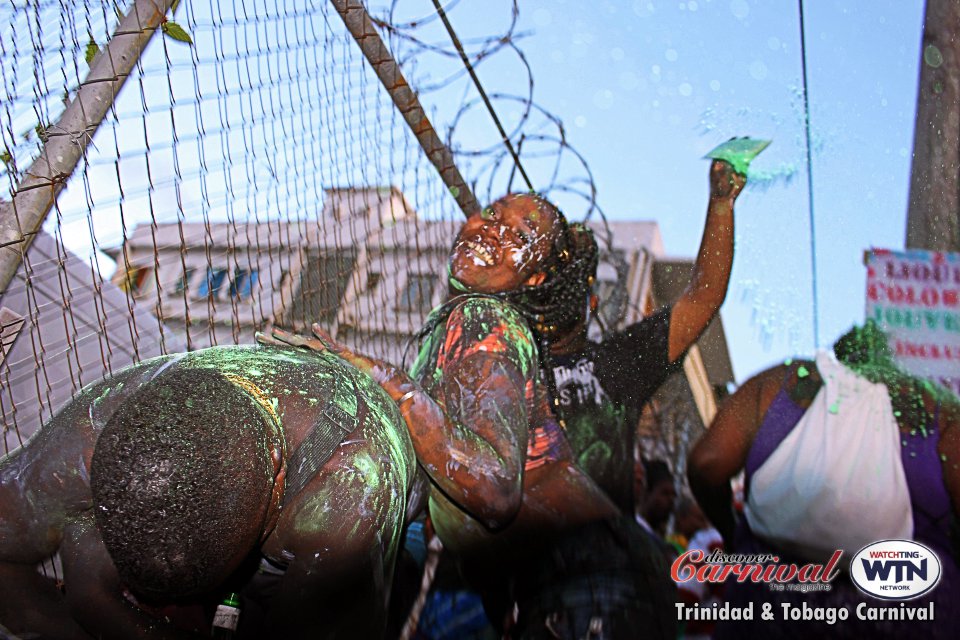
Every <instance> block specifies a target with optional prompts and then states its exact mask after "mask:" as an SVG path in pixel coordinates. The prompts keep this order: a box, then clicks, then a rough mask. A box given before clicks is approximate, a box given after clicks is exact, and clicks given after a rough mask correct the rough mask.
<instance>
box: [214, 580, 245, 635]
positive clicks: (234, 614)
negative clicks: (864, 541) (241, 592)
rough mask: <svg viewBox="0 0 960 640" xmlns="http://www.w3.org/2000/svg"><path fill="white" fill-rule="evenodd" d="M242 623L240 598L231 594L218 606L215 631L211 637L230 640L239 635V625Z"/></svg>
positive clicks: (215, 614)
mask: <svg viewBox="0 0 960 640" xmlns="http://www.w3.org/2000/svg"><path fill="white" fill-rule="evenodd" d="M239 621H240V597H239V596H238V595H237V594H236V593H232V592H231V593H230V594H229V595H228V596H227V597H226V598H224V599H223V602H221V603H220V604H219V605H217V611H216V613H214V614H213V630H212V631H211V633H210V635H211V636H213V637H214V638H221V639H222V640H229V639H230V638H233V637H234V636H235V635H236V633H237V623H238V622H239Z"/></svg>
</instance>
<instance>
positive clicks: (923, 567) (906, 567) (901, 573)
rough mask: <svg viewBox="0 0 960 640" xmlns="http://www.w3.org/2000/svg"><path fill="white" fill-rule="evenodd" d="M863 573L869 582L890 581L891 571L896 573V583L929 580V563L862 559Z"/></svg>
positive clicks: (923, 561) (922, 561) (924, 561)
mask: <svg viewBox="0 0 960 640" xmlns="http://www.w3.org/2000/svg"><path fill="white" fill-rule="evenodd" d="M860 562H861V563H863V571H864V573H866V574H867V580H870V581H871V582H872V581H874V580H889V579H890V571H891V570H893V571H894V575H895V576H896V577H895V579H894V582H903V581H904V580H913V579H915V578H916V579H920V580H926V579H927V561H926V560H921V561H920V564H919V565H918V564H917V563H915V562H911V561H910V560H874V561H872V562H871V561H869V560H866V559H863V558H861V559H860Z"/></svg>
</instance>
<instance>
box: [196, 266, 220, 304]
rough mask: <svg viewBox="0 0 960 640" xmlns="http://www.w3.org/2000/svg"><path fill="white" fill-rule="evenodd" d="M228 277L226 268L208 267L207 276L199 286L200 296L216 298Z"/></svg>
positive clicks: (198, 294)
mask: <svg viewBox="0 0 960 640" xmlns="http://www.w3.org/2000/svg"><path fill="white" fill-rule="evenodd" d="M226 279H227V270H226V269H214V268H213V267H210V268H208V269H207V277H206V278H204V279H203V281H202V282H201V283H200V286H199V287H197V297H198V298H216V297H217V294H218V293H220V288H221V287H223V281H224V280H226Z"/></svg>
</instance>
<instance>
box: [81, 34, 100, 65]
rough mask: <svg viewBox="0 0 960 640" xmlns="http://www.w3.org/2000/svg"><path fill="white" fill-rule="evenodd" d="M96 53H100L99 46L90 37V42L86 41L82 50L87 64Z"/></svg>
mask: <svg viewBox="0 0 960 640" xmlns="http://www.w3.org/2000/svg"><path fill="white" fill-rule="evenodd" d="M98 53H100V47H99V46H98V45H97V41H96V40H94V39H93V38H90V42H88V43H87V48H86V50H85V51H84V52H83V59H84V60H86V61H87V65H88V66H89V64H90V63H91V62H93V59H94V58H96V57H97V54H98Z"/></svg>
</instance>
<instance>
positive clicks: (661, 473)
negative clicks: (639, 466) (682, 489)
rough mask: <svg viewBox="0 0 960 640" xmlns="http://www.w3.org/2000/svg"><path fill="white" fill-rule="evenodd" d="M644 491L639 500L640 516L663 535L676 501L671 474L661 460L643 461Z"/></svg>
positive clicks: (675, 491)
mask: <svg viewBox="0 0 960 640" xmlns="http://www.w3.org/2000/svg"><path fill="white" fill-rule="evenodd" d="M644 476H645V484H646V491H645V492H644V495H643V496H642V497H641V499H640V515H642V516H643V518H644V520H646V521H647V523H648V524H649V525H650V526H651V527H652V528H653V529H654V530H655V531H658V532H660V533H663V532H664V531H665V529H666V526H667V521H668V520H670V514H672V513H673V505H674V502H676V499H677V490H676V487H675V486H674V480H673V472H671V471H670V467H669V466H668V465H667V463H666V462H664V461H663V460H646V461H644Z"/></svg>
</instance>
